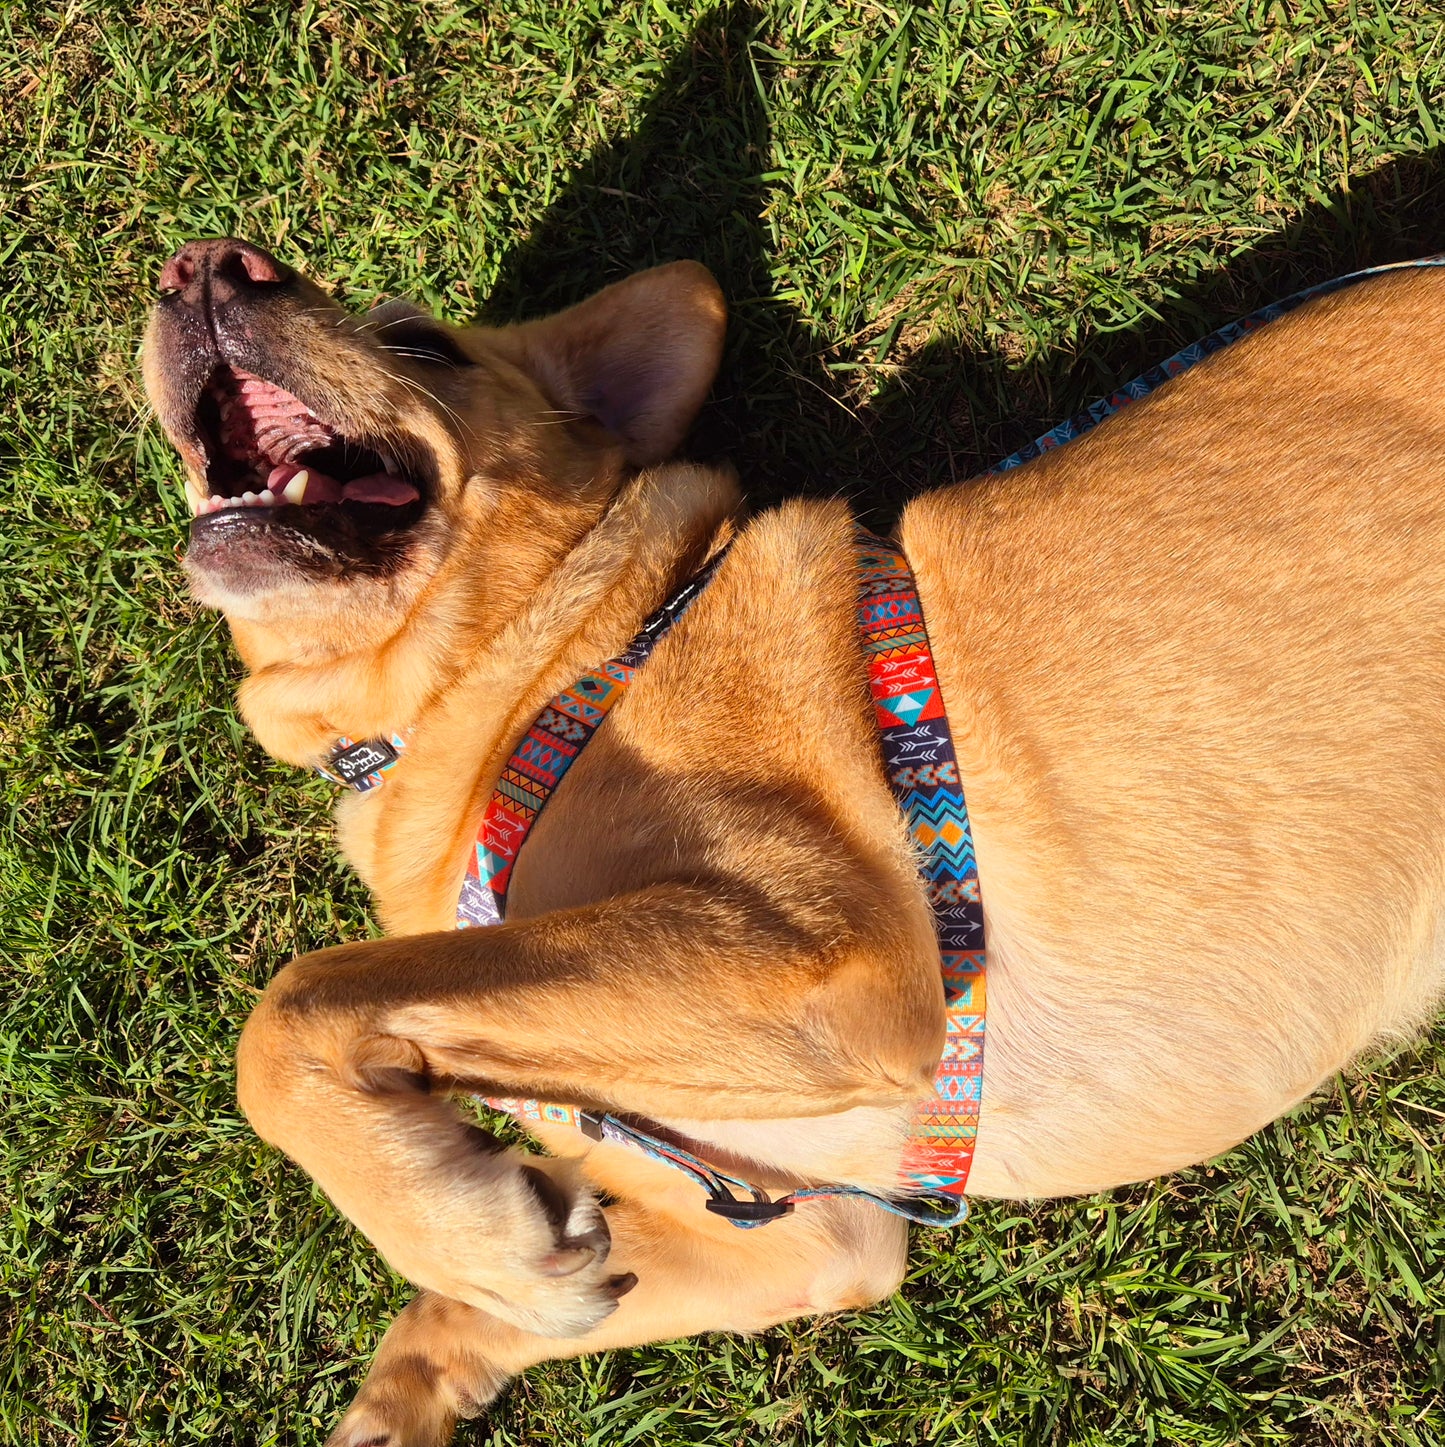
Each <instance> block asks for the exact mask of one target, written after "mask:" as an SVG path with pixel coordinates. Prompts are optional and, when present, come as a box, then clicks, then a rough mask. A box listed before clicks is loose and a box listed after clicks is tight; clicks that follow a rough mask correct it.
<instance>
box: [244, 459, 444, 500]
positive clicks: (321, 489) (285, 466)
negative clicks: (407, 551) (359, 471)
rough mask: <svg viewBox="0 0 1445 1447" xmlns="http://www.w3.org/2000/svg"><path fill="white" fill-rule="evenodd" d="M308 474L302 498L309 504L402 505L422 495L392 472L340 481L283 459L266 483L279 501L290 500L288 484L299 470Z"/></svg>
mask: <svg viewBox="0 0 1445 1447" xmlns="http://www.w3.org/2000/svg"><path fill="white" fill-rule="evenodd" d="M300 472H304V473H306V475H307V476H306V491H305V494H304V495H303V496H302V497H301V499H300V501H301V502H302V503H305V504H307V505H308V506H309V505H310V504H312V503H326V502H379V503H385V504H386V505H388V506H390V507H402V506H404V505H405V504H406V503H409V502H415V501H416V499H417V498H418V497H420V496H421V494H420V493H419V492H417V490H416V488H414V487H413V486H412V485H411V483H409V482H407V481H406V479H405V478H401V477H397V476H395V475H394V474H393V473H390V472H373V473H372V474H371V475H370V476H369V477H356V478H353V479H352V480H351V481H350V482H346V483H342V482H338V481H337V480H336V479H335V478H334V477H328V476H327V475H326V474H325V473H324V472H318V471H317V470H316V469H315V468H314V467H302V466H301V465H300V464H299V463H295V462H283V463H280V464H279V465H278V466H276V467H273V468H272V469H271V471H270V473H269V474H268V475H267V478H266V486H267V487H269V488H270V489H271V491H272V492H274V493H275V494H276V501H277V502H278V503H280V502H288V501H290V499H289V498H285V497H283V496H282V493H283V491H284V490H285V487H286V484H287V483H288V482H290V481H291V479H292V478H293V477H295V476H296V475H297V473H300Z"/></svg>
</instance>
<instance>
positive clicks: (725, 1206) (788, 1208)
mask: <svg viewBox="0 0 1445 1447" xmlns="http://www.w3.org/2000/svg"><path fill="white" fill-rule="evenodd" d="M703 1207H704V1208H705V1209H706V1210H709V1211H711V1212H712V1213H713V1215H714V1216H721V1217H722V1218H723V1219H724V1220H725V1221H731V1222H732V1223H733V1224H734V1225H735V1226H763V1225H766V1224H767V1222H769V1221H776V1220H777V1219H778V1218H779V1217H780V1216H788V1215H791V1214H792V1210H793V1202H792V1200H791V1198H789V1197H786V1196H785V1197H784V1198H783V1199H782V1200H781V1201H769V1200H768V1199H766V1197H765V1198H764V1199H763V1200H761V1201H738V1200H735V1199H731V1198H729V1199H728V1200H720V1199H718V1197H716V1196H710V1197H709V1198H708V1199H707V1200H706V1201H704V1202H703Z"/></svg>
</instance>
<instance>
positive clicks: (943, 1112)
mask: <svg viewBox="0 0 1445 1447" xmlns="http://www.w3.org/2000/svg"><path fill="white" fill-rule="evenodd" d="M857 546H858V632H859V636H860V638H861V639H862V645H863V655H864V657H865V659H866V660H867V664H868V688H869V692H870V693H871V695H872V698H873V706H874V711H875V713H876V714H877V718H878V735H879V741H880V744H881V747H882V751H883V763H884V768H885V769H886V770H887V773H888V782H889V785H890V786H891V788H892V790H893V795H894V797H895V798H896V799H897V800H898V807H899V808H900V809H901V810H902V811H903V815H904V818H905V819H906V821H907V825H908V833H909V837H910V838H911V839H912V840H913V842H914V845H915V846H916V848H917V850H918V856H919V871H920V873H921V874H922V876H923V878H924V880H925V882H926V884H925V887H926V889H927V892H928V899H929V903H930V904H931V905H932V907H933V912H934V922H935V924H936V926H937V929H938V944H939V954H940V957H941V961H942V966H943V994H944V1012H945V1017H946V1022H947V1028H948V1033H947V1038H946V1041H945V1044H944V1050H943V1058H942V1059H941V1060H940V1061H939V1064H938V1071H937V1073H936V1074H935V1076H934V1080H933V1094H932V1095H931V1096H930V1097H929V1098H928V1099H927V1100H923V1101H920V1102H919V1104H918V1107H917V1109H916V1110H915V1112H914V1116H913V1124H912V1129H911V1131H910V1138H909V1142H908V1145H907V1147H906V1148H905V1150H904V1153H903V1161H902V1168H901V1169H902V1179H903V1185H904V1186H905V1188H906V1189H908V1190H910V1191H923V1192H927V1193H930V1194H933V1195H945V1196H962V1195H963V1193H964V1188H965V1186H966V1185H967V1183H968V1171H969V1166H970V1165H971V1164H972V1161H973V1147H974V1142H975V1140H976V1138H977V1136H978V1112H979V1102H980V1097H981V1095H982V1091H983V1041H984V995H985V991H984V955H983V906H982V903H981V902H980V897H979V889H978V865H977V862H976V860H975V858H974V852H973V835H972V832H971V831H970V829H969V824H968V807H967V805H966V804H965V802H964V798H963V790H962V788H961V787H960V785H959V778H958V758H957V756H956V755H955V753H954V749H953V737H952V735H951V734H950V732H949V728H948V718H947V715H946V713H945V711H944V707H943V691H942V689H941V688H940V686H939V682H938V674H937V672H936V670H935V669H934V666H933V654H932V652H931V651H930V649H929V646H928V630H927V628H926V627H925V625H924V619H923V608H922V604H921V603H920V602H919V598H918V590H917V587H916V585H915V584H914V581H913V574H912V572H911V570H910V569H909V567H908V563H907V560H906V559H905V558H904V556H903V554H902V553H900V552H899V551H898V549H897V548H895V547H893V546H892V544H890V543H886V542H884V541H883V540H882V539H881V538H875V537H871V536H870V535H869V534H867V533H860V534H859V535H858V544H857Z"/></svg>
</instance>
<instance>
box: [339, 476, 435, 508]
mask: <svg viewBox="0 0 1445 1447" xmlns="http://www.w3.org/2000/svg"><path fill="white" fill-rule="evenodd" d="M420 496H421V494H420V493H419V492H418V491H417V490H416V488H414V487H413V486H412V485H411V483H409V482H408V481H407V480H406V479H405V478H404V477H397V476H396V474H395V473H391V472H373V473H372V474H371V476H370V477H353V478H352V479H351V481H350V482H348V483H347V484H346V500H347V501H348V502H384V503H387V504H389V505H390V506H391V507H402V506H403V505H404V504H406V503H409V502H415V501H416V500H417V498H419V497H420Z"/></svg>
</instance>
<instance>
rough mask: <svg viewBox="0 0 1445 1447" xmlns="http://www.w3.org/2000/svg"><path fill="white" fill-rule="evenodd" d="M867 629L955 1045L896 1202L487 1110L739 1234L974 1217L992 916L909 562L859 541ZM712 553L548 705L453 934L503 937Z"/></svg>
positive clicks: (605, 1128) (922, 1115)
mask: <svg viewBox="0 0 1445 1447" xmlns="http://www.w3.org/2000/svg"><path fill="white" fill-rule="evenodd" d="M856 548H857V560H858V631H859V636H860V639H861V641H862V648H863V654H864V658H865V660H866V663H867V669H868V684H869V689H870V692H871V694H872V699H873V707H874V711H875V714H876V716H877V721H878V731H879V739H880V742H881V746H882V753H883V761H884V767H885V769H886V771H887V774H888V779H889V783H890V785H891V786H892V789H893V792H894V795H895V797H896V798H897V800H898V803H899V806H900V807H901V808H902V810H903V813H904V816H905V818H906V820H907V824H908V830H909V833H910V836H911V838H912V840H913V843H914V845H915V846H916V848H917V851H918V856H919V859H920V866H921V869H922V872H923V877H924V883H925V887H926V889H927V892H928V898H929V902H930V904H931V905H932V907H933V910H934V915H935V918H936V920H937V924H938V935H939V948H940V952H941V955H942V960H943V986H944V1002H945V1006H944V1007H945V1011H946V1019H947V1024H948V1031H947V1040H946V1044H945V1046H944V1052H943V1059H942V1061H941V1062H940V1064H939V1067H938V1072H937V1075H936V1077H935V1079H934V1089H933V1094H932V1095H931V1096H929V1097H928V1099H927V1100H925V1101H923V1102H922V1103H921V1104H920V1105H919V1107H918V1109H917V1111H916V1112H915V1115H914V1118H913V1124H912V1130H911V1132H910V1139H909V1142H908V1145H907V1148H906V1149H905V1152H904V1156H903V1161H902V1165H901V1167H900V1180H899V1188H900V1192H901V1193H905V1194H902V1195H900V1198H899V1199H896V1200H891V1199H884V1198H882V1197H878V1196H874V1195H872V1194H871V1193H869V1192H866V1191H862V1190H860V1189H858V1188H856V1187H851V1186H826V1187H817V1188H813V1189H808V1190H799V1191H795V1192H793V1193H792V1194H791V1195H789V1196H787V1197H785V1198H783V1199H782V1200H778V1201H773V1200H770V1199H769V1197H768V1196H767V1194H766V1193H765V1192H764V1191H762V1190H761V1189H759V1188H758V1187H756V1186H753V1185H751V1184H750V1183H749V1182H747V1181H743V1180H741V1179H739V1178H737V1177H733V1176H727V1175H724V1174H723V1173H722V1172H719V1171H717V1170H715V1169H714V1168H713V1167H711V1166H709V1165H708V1164H707V1163H706V1162H704V1161H702V1160H700V1159H699V1158H698V1157H697V1156H694V1155H692V1154H691V1153H690V1152H688V1151H685V1150H682V1149H681V1148H679V1147H678V1146H676V1145H675V1144H673V1143H671V1142H669V1141H667V1140H665V1139H664V1138H662V1137H660V1136H656V1135H653V1134H651V1133H650V1132H648V1131H645V1130H642V1129H640V1128H639V1127H638V1126H636V1125H634V1124H631V1123H629V1122H625V1121H622V1120H619V1119H618V1118H616V1117H615V1116H598V1115H594V1114H593V1113H592V1112H589V1111H583V1110H579V1109H578V1108H577V1107H575V1106H570V1105H558V1104H552V1103H550V1102H544V1101H537V1100H520V1099H512V1098H505V1099H499V1098H488V1099H487V1100H486V1104H488V1105H490V1106H492V1107H493V1108H494V1109H497V1110H502V1111H505V1112H506V1113H507V1114H509V1115H512V1116H516V1117H517V1118H519V1119H521V1120H524V1121H526V1120H530V1121H536V1122H539V1123H540V1122H549V1123H552V1124H556V1125H571V1126H575V1127H577V1128H578V1129H580V1130H583V1131H585V1132H587V1133H588V1134H589V1135H591V1136H592V1137H593V1138H594V1139H605V1140H613V1141H617V1142H619V1143H622V1144H626V1145H630V1146H633V1147H635V1148H639V1149H642V1150H645V1151H646V1152H647V1153H648V1154H650V1155H652V1156H654V1157H655V1158H657V1159H659V1160H664V1161H666V1162H667V1163H668V1164H669V1165H673V1166H676V1167H678V1168H679V1169H681V1170H684V1171H686V1172H687V1173H688V1174H689V1175H691V1176H692V1177H693V1178H694V1179H695V1180H697V1181H698V1183H699V1184H700V1185H702V1186H703V1187H704V1188H705V1189H706V1190H707V1192H708V1196H709V1199H708V1203H707V1204H708V1208H709V1209H710V1210H713V1211H714V1212H716V1213H717V1214H719V1215H723V1216H726V1217H728V1218H729V1219H731V1220H733V1221H734V1222H735V1223H736V1224H737V1225H740V1226H756V1225H761V1224H762V1223H763V1222H765V1221H768V1220H772V1219H774V1218H775V1217H777V1216H780V1215H783V1214H785V1213H786V1212H787V1211H788V1210H790V1209H791V1208H792V1206H793V1205H794V1204H795V1203H796V1202H798V1201H801V1200H807V1199H810V1198H817V1197H820V1196H842V1195H857V1196H866V1197H867V1198H868V1199H870V1200H875V1201H877V1202H878V1204H879V1205H882V1206H884V1207H885V1208H886V1209H888V1210H891V1211H895V1212H897V1213H899V1214H901V1215H905V1216H908V1217H909V1218H910V1219H913V1220H920V1221H926V1222H928V1223H930V1224H935V1225H951V1224H955V1223H956V1222H958V1221H961V1220H963V1219H964V1217H965V1216H966V1215H967V1211H968V1207H967V1204H966V1203H965V1202H964V1200H963V1191H964V1186H965V1184H966V1182H967V1180H968V1168H969V1164H970V1162H971V1161H972V1159H973V1146H974V1140H975V1138H976V1136H977V1134H978V1110H979V1099H980V1091H981V1087H982V1080H983V1032H984V953H983V908H982V905H981V904H980V902H979V890H978V867H977V865H976V863H975V860H974V852H973V838H972V835H971V834H970V832H969V826H968V810H967V808H966V807H965V805H964V801H963V790H962V788H961V787H960V784H959V779H958V761H957V758H956V757H955V755H954V750H953V740H952V738H951V736H950V734H949V731H948V719H947V716H946V715H945V713H944V708H943V693H942V689H941V688H940V687H939V683H938V676H937V673H936V671H935V670H934V666H933V656H932V654H931V652H930V651H929V647H928V633H927V630H926V629H925V627H924V623H923V609H922V605H921V604H920V602H919V599H918V589H917V587H916V586H915V585H914V581H913V574H912V572H911V571H910V570H909V567H908V564H907V562H906V561H905V560H904V557H903V554H902V553H900V552H899V551H898V549H897V548H895V547H893V546H892V545H891V544H889V543H887V542H885V541H883V540H882V539H881V538H876V537H872V536H870V535H868V534H866V533H860V534H859V535H858V538H857V541H856ZM722 556H723V555H722V554H721V553H720V554H718V555H717V556H716V557H715V558H714V559H713V560H712V561H711V562H710V563H709V564H708V565H707V567H706V568H704V569H703V571H702V572H701V573H699V574H698V575H697V576H696V577H694V578H693V579H691V580H690V581H689V582H688V583H687V584H686V585H685V586H684V587H683V589H682V590H681V591H680V592H679V593H678V594H676V595H675V596H674V597H673V598H670V599H669V600H668V601H667V603H666V604H664V606H663V607H662V608H661V609H659V610H658V612H657V613H655V614H654V615H653V616H652V617H651V618H649V619H648V620H647V622H646V623H645V624H644V625H643V627H642V631H641V632H640V633H639V634H638V635H637V637H636V638H635V639H633V641H632V643H631V644H629V645H628V647H627V649H626V650H625V651H624V652H623V653H621V654H620V655H618V657H617V658H615V659H612V660H611V661H610V662H608V663H605V664H603V665H602V667H601V668H599V669H597V670H596V671H595V672H593V673H588V674H585V675H584V676H583V677H582V678H581V679H579V680H578V681H577V682H576V683H574V684H573V685H572V686H571V687H570V688H568V689H565V690H564V691H563V692H562V693H560V694H558V695H557V697H556V698H554V699H553V700H552V702H551V703H549V704H548V705H547V707H546V708H545V709H543V710H542V713H541V714H540V715H539V717H538V718H537V721H536V722H535V723H534V724H533V725H532V726H531V728H529V729H528V730H527V732H526V734H525V735H524V736H523V738H522V741H521V743H519V744H518V745H517V747H516V749H515V750H514V751H513V753H512V756H511V757H510V758H509V759H508V760H507V763H506V766H505V767H504V768H503V770H502V774H501V778H500V779H499V780H498V781H497V786H496V788H495V789H494V790H493V792H492V797H491V801H490V802H489V803H488V805H487V810H486V813H485V815H484V816H483V818H482V824H481V828H480V829H479V831H478V833H477V840H476V844H475V846H474V847H473V849H472V854H471V857H470V858H469V859H468V861H467V872H466V876H465V878H464V879H463V881H462V891H461V895H460V897H459V899H458V901H457V928H458V929H467V928H470V927H472V926H476V925H488V924H496V923H498V922H499V921H500V920H501V919H502V917H503V915H504V914H505V912H506V901H507V889H508V887H509V885H510V883H511V877H512V869H513V866H514V865H515V863H516V860H517V856H518V854H519V853H520V852H521V848H522V845H523V844H524V843H525V842H526V839H527V836H528V834H529V833H530V832H531V829H532V826H533V825H534V824H535V823H536V821H537V818H538V816H539V815H540V814H541V812H542V810H543V808H544V807H545V806H546V804H547V801H548V799H550V798H551V797H552V793H553V791H554V790H555V789H556V788H557V786H558V785H559V784H560V783H561V781H562V779H563V778H564V777H565V776H566V773H567V771H568V769H570V768H571V766H572V764H573V763H574V762H575V761H576V758H577V755H578V754H579V753H581V751H582V750H583V749H584V748H585V747H586V746H587V744H588V742H589V741H590V740H591V738H592V737H593V735H594V734H595V733H596V731H597V729H598V728H599V727H600V725H601V723H602V721H603V719H605V718H606V717H607V714H608V711H609V710H610V709H611V708H613V706H614V705H615V704H616V703H617V702H618V700H619V699H620V698H621V697H622V695H623V693H624V692H626V690H627V687H628V685H629V684H630V683H631V682H632V680H633V678H634V677H635V676H636V674H637V670H638V669H639V668H640V667H641V666H642V664H643V662H644V661H645V660H646V659H647V658H648V656H649V655H650V654H651V653H652V650H653V649H654V648H655V647H656V646H657V644H658V642H659V641H660V640H661V639H662V638H663V636H664V635H665V634H666V633H667V631H668V629H669V628H671V626H672V625H673V623H675V622H676V621H677V619H678V618H680V617H681V616H682V614H683V613H684V612H685V611H686V609H687V608H688V606H689V605H690V604H691V603H692V602H693V600H694V599H696V598H697V596H698V594H699V593H701V592H702V590H703V588H704V587H705V586H706V584H707V582H708V581H709V579H710V578H711V577H712V575H713V574H714V573H715V572H716V570H717V568H718V565H719V564H720V563H721V561H722Z"/></svg>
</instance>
